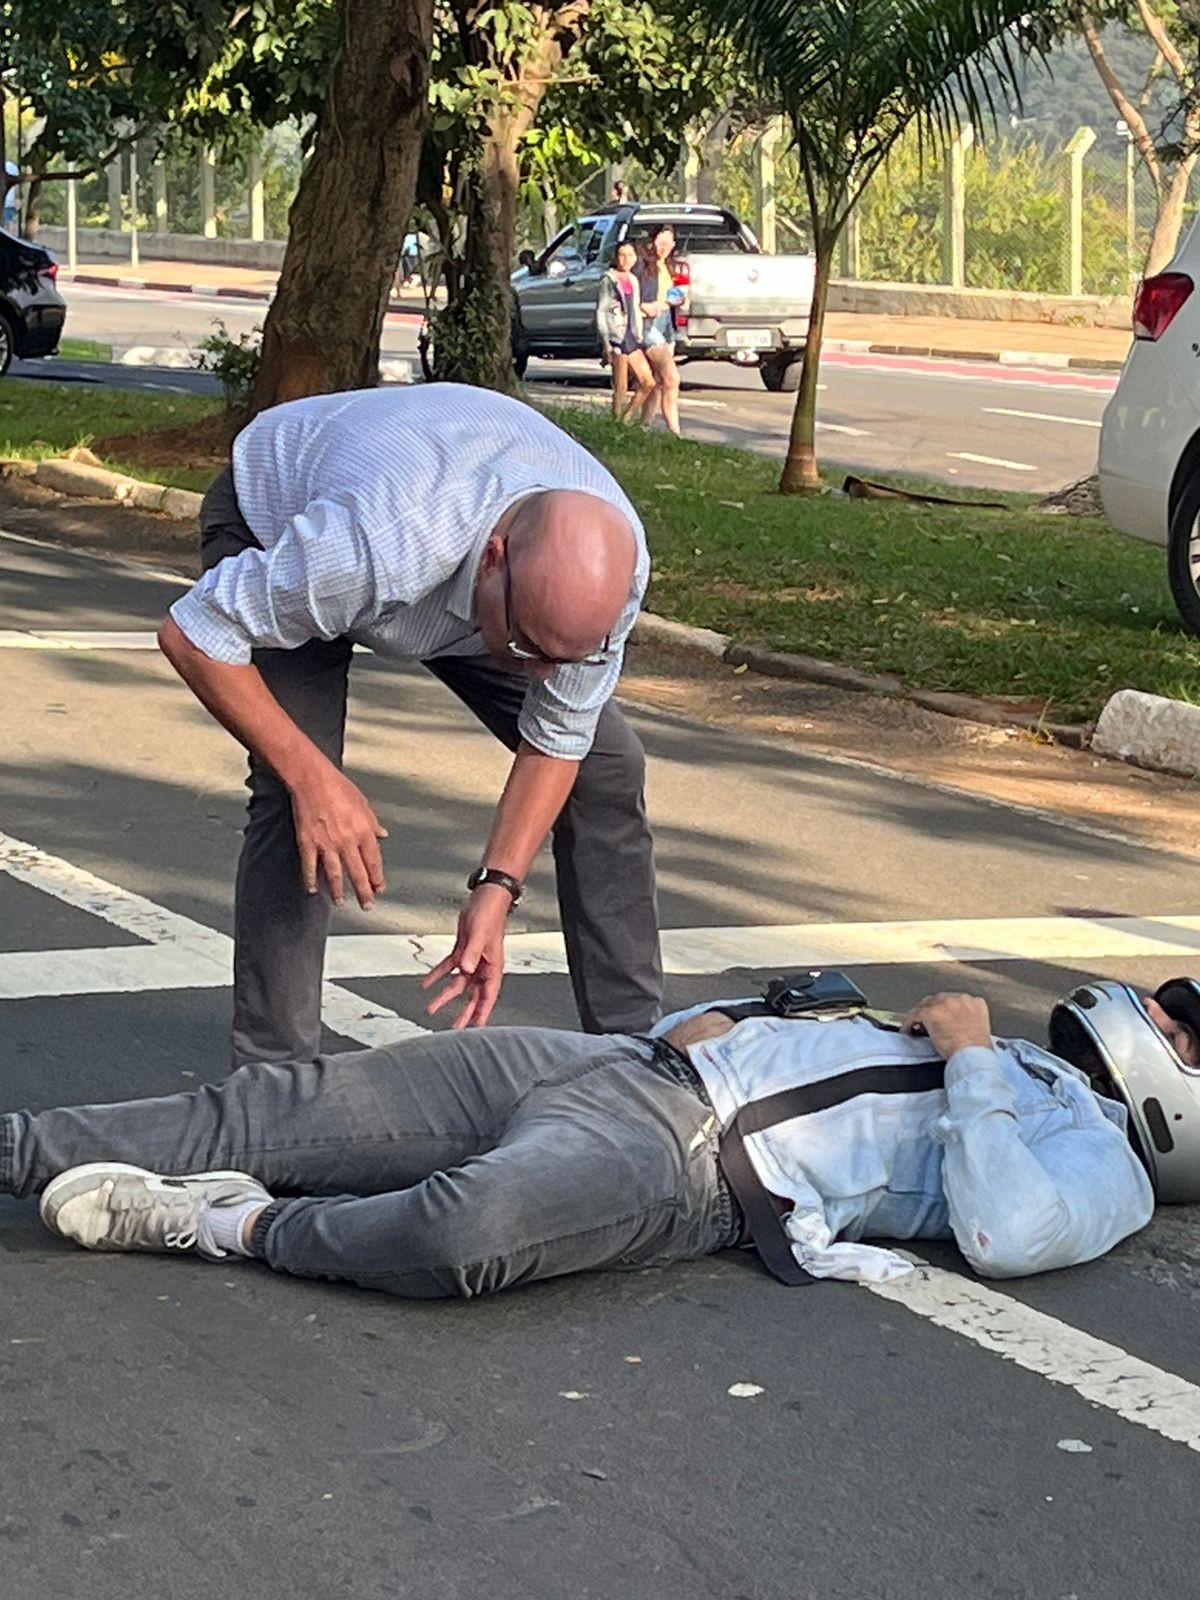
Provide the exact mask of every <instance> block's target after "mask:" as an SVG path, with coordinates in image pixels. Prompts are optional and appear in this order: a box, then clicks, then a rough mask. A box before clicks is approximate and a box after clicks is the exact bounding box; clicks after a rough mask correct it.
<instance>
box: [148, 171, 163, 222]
mask: <svg viewBox="0 0 1200 1600" xmlns="http://www.w3.org/2000/svg"><path fill="white" fill-rule="evenodd" d="M150 172H151V177H152V178H153V181H154V231H155V233H166V232H167V164H166V162H165V161H156V162H155V163H154V165H153V167H152V168H151V169H150Z"/></svg>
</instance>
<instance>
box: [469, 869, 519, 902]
mask: <svg viewBox="0 0 1200 1600" xmlns="http://www.w3.org/2000/svg"><path fill="white" fill-rule="evenodd" d="M484 883H496V884H499V885H500V887H501V888H502V889H507V890H508V892H509V894H510V895H511V896H512V905H511V906H509V908H508V909H509V910H510V911H515V910H516V908H517V907H518V906H519V905H520V904H521V896H522V895H523V894H524V893H525V885H524V884H523V883H522V882H521V880H520V879H519V878H514V877H513V876H512V875H511V873H508V872H501V871H500V870H499V868H498V867H476V868H475V871H474V872H473V873H472V874H471V876H470V877H469V878H468V879H467V888H468V889H470V891H471V892H472V894H473V893H474V892H475V890H476V889H478V888H479V887H480V885H481V884H484Z"/></svg>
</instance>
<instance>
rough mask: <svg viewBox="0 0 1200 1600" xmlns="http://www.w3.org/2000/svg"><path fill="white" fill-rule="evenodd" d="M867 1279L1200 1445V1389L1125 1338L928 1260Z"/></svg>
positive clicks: (1100, 1400) (1092, 1398) (1158, 1429)
mask: <svg viewBox="0 0 1200 1600" xmlns="http://www.w3.org/2000/svg"><path fill="white" fill-rule="evenodd" d="M864 1287H865V1288H867V1289H868V1290H869V1291H870V1292H871V1293H872V1294H876V1295H878V1296H879V1297H880V1299H882V1300H890V1301H892V1302H894V1303H895V1304H896V1305H902V1306H907V1307H908V1309H909V1310H910V1311H913V1312H915V1313H916V1315H917V1316H919V1317H924V1318H926V1320H927V1321H929V1322H932V1323H934V1324H935V1325H936V1326H937V1327H939V1328H948V1329H949V1330H950V1331H951V1332H952V1333H957V1334H960V1335H961V1336H962V1337H963V1338H964V1339H970V1340H971V1341H972V1342H973V1343H975V1344H977V1345H980V1346H982V1348H983V1349H985V1350H990V1351H992V1353H993V1354H994V1355H998V1356H1000V1357H1002V1358H1003V1359H1004V1360H1005V1361H1012V1362H1014V1363H1015V1364H1016V1365H1017V1366H1018V1367H1024V1368H1025V1370H1026V1371H1027V1372H1035V1373H1037V1374H1038V1376H1039V1377H1042V1378H1046V1379H1048V1380H1049V1382H1051V1383H1058V1384H1062V1385H1063V1386H1064V1387H1066V1388H1068V1389H1073V1390H1074V1391H1075V1393H1076V1394H1078V1395H1080V1396H1081V1397H1082V1398H1083V1399H1084V1400H1087V1401H1089V1402H1090V1403H1091V1404H1092V1405H1095V1406H1103V1407H1104V1409H1105V1410H1106V1411H1112V1412H1115V1413H1116V1415H1117V1416H1118V1417H1122V1418H1124V1420H1125V1421H1126V1422H1132V1423H1136V1425H1137V1426H1138V1427H1139V1428H1148V1429H1149V1430H1150V1432H1151V1433H1157V1434H1161V1435H1162V1437H1163V1438H1164V1439H1174V1440H1177V1441H1178V1442H1179V1443H1180V1444H1185V1445H1187V1447H1188V1449H1189V1450H1200V1389H1198V1388H1197V1387H1196V1386H1195V1385H1194V1384H1191V1383H1188V1382H1187V1381H1186V1380H1185V1379H1183V1378H1178V1377H1176V1376H1175V1374H1174V1373H1171V1372H1164V1371H1163V1370H1162V1369H1161V1368H1160V1367H1152V1366H1151V1365H1150V1363H1149V1362H1147V1361H1139V1360H1138V1358H1137V1357H1136V1356H1131V1355H1129V1354H1128V1352H1127V1351H1125V1350H1122V1349H1121V1348H1120V1346H1119V1345H1115V1344H1106V1343H1105V1342H1104V1340H1103V1339H1095V1338H1093V1337H1092V1335H1091V1334H1090V1333H1083V1332H1081V1331H1080V1329H1078V1328H1072V1327H1071V1326H1070V1324H1069V1323H1066V1322H1060V1321H1059V1319H1058V1318H1057V1317H1051V1316H1047V1315H1046V1313H1045V1312H1042V1311H1034V1310H1032V1309H1031V1308H1030V1307H1029V1306H1024V1305H1022V1304H1021V1303H1020V1302H1019V1301H1017V1300H1012V1299H1010V1298H1009V1297H1008V1295H1004V1294H999V1293H997V1291H996V1290H995V1289H990V1288H985V1287H984V1286H983V1285H982V1284H980V1283H976V1282H974V1281H973V1280H972V1279H969V1278H963V1277H960V1276H959V1275H958V1274H957V1273H953V1272H946V1271H944V1270H943V1269H942V1268H940V1267H929V1266H925V1265H924V1264H923V1263H922V1264H920V1265H919V1266H918V1268H917V1271H916V1272H913V1273H910V1274H908V1276H907V1277H903V1278H895V1279H893V1281H892V1282H891V1283H872V1284H866V1285H864Z"/></svg>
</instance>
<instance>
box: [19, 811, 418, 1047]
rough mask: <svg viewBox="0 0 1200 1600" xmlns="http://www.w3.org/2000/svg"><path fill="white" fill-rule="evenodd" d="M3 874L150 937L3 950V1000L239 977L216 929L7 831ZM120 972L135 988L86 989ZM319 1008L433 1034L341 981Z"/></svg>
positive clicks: (353, 1033) (366, 1027) (219, 983)
mask: <svg viewBox="0 0 1200 1600" xmlns="http://www.w3.org/2000/svg"><path fill="white" fill-rule="evenodd" d="M0 872H6V873H7V874H8V875H9V877H11V878H15V879H17V881H18V882H20V883H24V884H27V885H28V886H29V887H30V888H32V889H38V890H40V891H41V892H42V893H43V894H48V895H52V896H53V897H54V898H55V899H56V900H60V901H61V902H62V903H63V904H64V905H69V906H72V907H74V908H75V909H76V910H78V911H87V912H90V913H91V914H92V915H93V916H97V917H101V918H103V920H104V921H105V922H110V923H112V925H113V926H114V927H117V928H121V929H123V930H124V931H125V932H126V933H132V934H135V935H136V936H137V937H138V938H139V939H144V940H146V941H147V943H146V945H142V946H132V947H130V946H125V947H122V948H121V949H119V950H115V951H114V950H106V951H97V950H43V951H39V952H36V953H35V959H33V960H31V959H30V952H27V951H18V952H9V953H5V954H3V955H0V998H4V999H31V998H34V997H35V996H48V995H68V994H90V993H112V992H133V991H136V990H138V989H141V990H145V989H149V988H154V987H156V985H155V984H154V983H152V982H150V981H148V980H149V979H150V978H152V977H154V976H159V977H161V976H164V975H165V976H168V977H169V978H170V979H171V980H172V982H171V983H170V985H169V986H170V987H172V988H174V987H179V988H184V989H204V988H224V987H225V986H227V985H228V984H230V983H231V982H232V981H233V940H232V939H230V938H229V937H228V935H227V934H224V933H218V932H217V930H216V929H215V928H206V927H205V926H204V924H203V923H200V922H194V921H193V920H192V919H191V918H190V917H185V916H181V915H180V914H179V913H178V912H177V911H168V910H167V909H166V907H165V906H160V905H156V904H155V903H154V901H153V900H147V899H146V898H145V896H143V895H140V894H133V893H131V891H130V890H128V889H122V888H120V887H119V886H118V885H117V884H114V883H108V882H106V881H105V879H103V878H98V877H97V876H96V875H95V874H94V873H91V872H85V871H84V870H83V868H82V867H76V866H73V865H72V864H71V863H70V862H69V861H63V860H62V859H60V858H59V857H58V856H52V855H48V854H47V853H46V852H45V851H44V850H39V849H38V848H37V846H36V845H31V844H25V843H23V842H22V841H21V840H20V839H14V838H12V837H11V835H9V834H5V833H0ZM147 946H149V947H150V948H147ZM120 974H124V975H126V976H127V977H132V979H133V980H134V981H133V983H132V986H131V990H129V991H114V990H112V989H110V988H108V987H101V988H99V989H92V988H90V987H80V984H81V983H85V982H87V980H88V978H89V976H90V978H91V980H92V981H94V982H97V983H100V984H109V983H112V982H113V981H114V979H115V977H116V976H118V975H120ZM22 978H24V979H25V981H26V982H27V983H28V984H29V987H28V988H27V989H26V990H25V991H23V992H22V991H20V990H14V988H13V987H12V986H13V984H14V983H15V982H19V981H20V980H21V979H22ZM321 1006H322V1012H323V1014H324V1017H325V1021H326V1023H327V1024H328V1025H329V1027H331V1028H332V1029H334V1031H335V1032H337V1033H340V1034H342V1036H343V1037H344V1038H347V1039H354V1040H357V1041H358V1043H360V1044H369V1045H381V1044H392V1043H394V1042H395V1041H396V1040H398V1039H407V1038H411V1037H412V1036H413V1035H416V1034H423V1033H427V1032H428V1029H426V1028H422V1027H421V1026H420V1024H419V1023H416V1022H411V1021H409V1019H408V1018H407V1017H401V1016H399V1015H398V1014H397V1013H396V1012H395V1011H390V1010H389V1009H388V1008H387V1006H382V1005H376V1004H374V1002H372V1001H368V1000H364V999H363V998H362V997H361V996H360V995H356V994H351V993H350V991H349V990H347V989H342V988H339V987H338V985H337V984H335V983H330V982H326V984H325V985H324V988H323V990H322V998H321Z"/></svg>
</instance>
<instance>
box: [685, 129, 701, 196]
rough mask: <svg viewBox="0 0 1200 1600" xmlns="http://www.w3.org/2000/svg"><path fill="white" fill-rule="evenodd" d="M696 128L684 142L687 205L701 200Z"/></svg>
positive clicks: (691, 130)
mask: <svg viewBox="0 0 1200 1600" xmlns="http://www.w3.org/2000/svg"><path fill="white" fill-rule="evenodd" d="M694 134H695V130H694V129H690V130H689V132H688V135H687V136H686V138H685V142H684V147H683V148H684V155H683V200H684V204H685V205H689V206H694V205H698V204H699V201H700V151H699V150H698V149H697V148H696V145H695V144H694V143H693V135H694Z"/></svg>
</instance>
